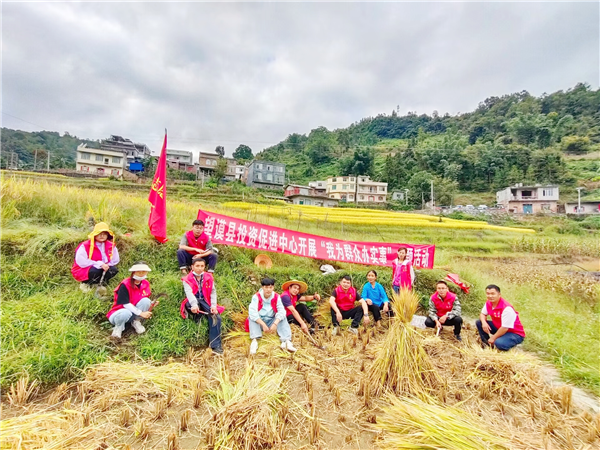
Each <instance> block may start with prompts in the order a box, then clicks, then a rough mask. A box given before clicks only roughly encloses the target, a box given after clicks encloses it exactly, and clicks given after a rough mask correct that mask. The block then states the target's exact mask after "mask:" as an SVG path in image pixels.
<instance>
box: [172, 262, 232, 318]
mask: <svg viewBox="0 0 600 450" xmlns="http://www.w3.org/2000/svg"><path fill="white" fill-rule="evenodd" d="M181 281H183V282H184V283H187V284H189V286H190V287H191V288H192V292H193V293H194V295H196V294H197V293H198V291H199V290H200V287H199V286H198V282H197V281H196V277H195V276H194V272H190V273H188V274H187V275H186V276H185V277H183V278H182V279H181ZM214 285H215V279H214V278H213V274H212V273H209V272H204V277H203V278H202V295H203V296H204V300H206V303H208V304H209V305H210V294H212V290H213V286H214ZM187 303H188V299H187V298H184V299H183V301H182V302H181V306H180V308H179V313H180V314H181V317H183V318H184V319H187V316H188V313H187V309H186V307H185V306H186V304H187ZM217 311H218V312H219V314H221V313H222V312H223V311H225V307H224V306H221V305H217Z"/></svg>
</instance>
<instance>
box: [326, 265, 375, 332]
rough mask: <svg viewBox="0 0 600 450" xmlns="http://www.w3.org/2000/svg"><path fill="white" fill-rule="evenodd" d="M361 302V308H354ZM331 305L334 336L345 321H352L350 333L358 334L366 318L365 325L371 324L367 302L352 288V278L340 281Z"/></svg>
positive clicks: (347, 277) (345, 277) (346, 277)
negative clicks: (363, 319)
mask: <svg viewBox="0 0 600 450" xmlns="http://www.w3.org/2000/svg"><path fill="white" fill-rule="evenodd" d="M356 302H359V306H354V305H355V303H356ZM329 305H330V306H331V322H332V323H333V333H332V334H333V335H334V336H335V335H336V334H338V333H339V329H340V322H341V321H342V320H344V319H352V323H351V324H350V332H352V333H354V334H358V326H359V325H360V322H361V320H362V318H363V316H364V318H365V325H368V324H369V322H370V319H369V310H368V309H367V302H365V301H364V300H363V299H362V298H361V297H360V294H359V293H358V292H356V289H355V288H354V287H352V278H350V276H349V275H344V276H343V277H342V278H341V279H340V284H339V286H338V287H336V288H335V290H334V291H333V292H332V293H331V297H329Z"/></svg>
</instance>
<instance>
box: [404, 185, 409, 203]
mask: <svg viewBox="0 0 600 450" xmlns="http://www.w3.org/2000/svg"><path fill="white" fill-rule="evenodd" d="M404 200H406V206H408V189H404Z"/></svg>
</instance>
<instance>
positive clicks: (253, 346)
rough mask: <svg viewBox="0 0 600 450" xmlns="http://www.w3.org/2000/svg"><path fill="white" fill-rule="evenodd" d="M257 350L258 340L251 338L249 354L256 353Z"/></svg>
mask: <svg viewBox="0 0 600 450" xmlns="http://www.w3.org/2000/svg"><path fill="white" fill-rule="evenodd" d="M257 350H258V341H257V340H256V339H252V344H250V354H251V355H256V351H257Z"/></svg>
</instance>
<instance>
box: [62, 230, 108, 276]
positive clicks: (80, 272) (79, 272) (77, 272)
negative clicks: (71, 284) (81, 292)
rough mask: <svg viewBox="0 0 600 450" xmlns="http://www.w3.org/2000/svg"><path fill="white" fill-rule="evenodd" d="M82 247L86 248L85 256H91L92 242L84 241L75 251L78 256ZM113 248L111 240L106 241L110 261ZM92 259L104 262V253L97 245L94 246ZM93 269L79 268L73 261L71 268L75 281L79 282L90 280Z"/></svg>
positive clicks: (105, 248) (105, 245)
mask: <svg viewBox="0 0 600 450" xmlns="http://www.w3.org/2000/svg"><path fill="white" fill-rule="evenodd" d="M82 245H83V246H84V248H85V254H86V255H89V254H90V245H92V241H91V240H89V239H88V240H87V241H84V242H82V243H81V244H79V245H78V246H77V249H76V250H75V253H76V254H77V251H78V250H79V247H81V246H82ZM113 248H114V244H113V243H112V242H111V241H109V240H106V241H104V250H105V251H106V256H107V257H108V260H109V261H110V260H111V258H112V254H113ZM91 259H92V261H102V253H101V252H100V249H99V248H98V247H97V246H95V245H94V250H93V251H92V257H91ZM91 267H92V266H89V267H79V266H78V265H77V263H76V262H75V261H73V266H72V267H71V273H72V274H73V278H75V280H77V281H79V282H82V281H85V280H87V279H88V278H89V272H90V268H91Z"/></svg>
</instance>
